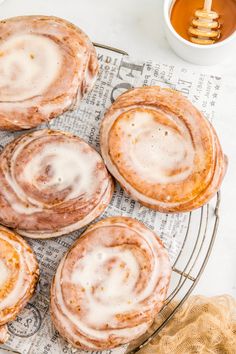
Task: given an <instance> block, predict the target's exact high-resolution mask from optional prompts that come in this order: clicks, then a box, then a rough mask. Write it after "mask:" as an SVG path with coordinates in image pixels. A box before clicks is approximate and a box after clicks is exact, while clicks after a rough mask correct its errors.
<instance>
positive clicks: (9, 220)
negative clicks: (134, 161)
mask: <svg viewBox="0 0 236 354" xmlns="http://www.w3.org/2000/svg"><path fill="white" fill-rule="evenodd" d="M112 193H113V182H112V179H111V177H110V176H109V174H108V172H107V170H106V167H105V165H104V163H103V161H102V159H101V157H100V155H99V154H98V153H97V152H96V151H95V150H94V149H93V148H92V147H90V146H89V145H88V144H87V143H86V142H85V141H83V140H82V139H80V138H79V137H76V136H73V135H71V134H69V133H65V132H62V131H52V130H47V129H46V130H39V131H35V132H32V133H29V134H26V135H22V136H20V137H19V138H17V139H15V140H14V141H12V142H11V143H10V144H8V145H7V146H6V147H5V149H4V150H3V152H2V154H1V155H0V222H1V223H2V224H4V225H6V226H9V227H11V228H14V229H16V230H17V231H18V233H20V234H21V235H24V236H28V237H33V238H46V237H53V236H59V235H62V234H67V233H69V232H72V231H74V230H77V229H79V228H80V227H82V226H84V225H87V224H88V223H89V222H91V221H92V220H93V219H95V218H96V217H97V216H99V215H100V214H101V213H102V212H103V211H104V209H105V208H106V207H107V205H108V204H109V202H110V199H111V196H112Z"/></svg>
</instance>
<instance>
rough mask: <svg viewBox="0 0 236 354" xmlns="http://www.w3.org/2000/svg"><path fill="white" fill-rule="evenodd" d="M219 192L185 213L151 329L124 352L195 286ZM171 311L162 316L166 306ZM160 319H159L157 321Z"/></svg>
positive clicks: (160, 324)
mask: <svg viewBox="0 0 236 354" xmlns="http://www.w3.org/2000/svg"><path fill="white" fill-rule="evenodd" d="M94 45H95V46H97V47H99V48H104V49H107V50H110V51H115V52H117V53H120V54H123V55H128V53H126V52H125V51H123V50H120V49H117V48H113V47H109V46H106V45H103V44H99V43H94ZM219 206H220V192H218V193H217V195H216V197H215V198H214V199H213V201H211V202H210V203H209V204H206V205H204V206H203V207H202V208H200V209H198V210H195V211H193V212H190V213H188V225H187V228H186V234H185V236H184V240H183V244H182V248H181V250H180V252H179V254H178V255H177V258H176V260H175V262H174V264H173V266H172V277H171V282H170V289H169V293H168V297H167V299H166V301H165V304H164V306H163V308H162V310H161V311H160V313H159V315H158V321H156V322H154V324H153V325H152V327H151V329H150V330H149V331H148V332H147V333H146V334H144V336H142V337H141V338H139V339H138V340H135V341H134V342H131V343H130V344H129V346H128V347H127V350H126V353H127V354H134V353H137V352H138V351H139V350H140V349H141V348H143V347H144V346H145V345H146V344H148V343H149V342H150V341H151V340H152V339H153V338H154V337H155V336H156V335H158V333H159V332H160V331H161V330H162V329H163V328H164V327H165V326H166V324H167V323H168V322H169V321H170V320H171V319H172V317H173V316H174V314H175V313H176V312H177V311H178V310H179V309H180V307H181V306H182V305H183V304H184V302H185V301H186V300H187V298H188V297H189V295H190V294H191V293H192V291H193V289H194V288H195V286H196V285H197V283H198V281H199V279H200V277H201V275H202V273H203V271H204V269H205V267H206V264H207V262H208V259H209V257H210V254H211V250H212V247H213V244H214V241H215V238H216V233H217V228H218V224H219ZM170 305H172V306H171V311H170V312H169V313H168V315H165V309H166V308H167V306H168V307H169V306H170ZM160 318H161V319H163V320H160Z"/></svg>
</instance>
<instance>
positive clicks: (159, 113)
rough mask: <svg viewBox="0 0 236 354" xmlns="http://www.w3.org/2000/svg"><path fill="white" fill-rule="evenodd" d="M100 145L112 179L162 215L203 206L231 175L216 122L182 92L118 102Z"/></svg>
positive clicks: (159, 91)
mask: <svg viewBox="0 0 236 354" xmlns="http://www.w3.org/2000/svg"><path fill="white" fill-rule="evenodd" d="M100 141H101V151H102V155H103V158H104V161H105V163H106V165H107V167H108V170H109V171H110V172H111V174H112V175H113V176H114V177H115V178H116V179H117V180H118V181H119V182H120V183H121V185H122V186H123V187H124V188H125V190H126V191H127V192H128V193H129V194H130V195H131V196H132V197H133V198H134V199H136V200H138V201H139V202H140V203H142V204H144V205H146V206H148V207H150V208H153V209H155V210H158V211H161V212H178V211H190V210H192V209H195V208H198V207H200V206H202V205H203V204H205V203H206V202H207V201H208V200H209V199H210V198H211V197H212V196H213V195H214V194H215V193H216V191H217V190H218V189H219V187H220V184H221V181H222V179H223V177H224V174H225V171H226V166H227V159H226V157H225V156H224V155H223V152H222V149H221V146H220V144H219V140H218V138H217V135H216V133H215V131H214V129H213V127H212V126H211V125H210V123H209V122H208V121H207V120H206V119H205V118H204V117H203V116H202V115H201V113H200V112H199V111H198V110H197V109H196V108H195V107H194V106H193V105H192V104H191V103H190V102H189V101H188V100H187V99H186V98H185V97H184V96H182V95H181V94H180V93H178V92H176V91H173V90H169V89H163V88H160V87H158V86H153V87H142V88H136V89H133V90H130V91H128V92H126V93H124V94H123V95H121V96H120V97H118V98H117V100H116V101H115V102H114V103H113V105H112V106H111V107H110V109H109V110H108V111H107V113H106V114H105V116H104V119H103V122H102V127H101V136H100Z"/></svg>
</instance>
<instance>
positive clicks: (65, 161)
mask: <svg viewBox="0 0 236 354" xmlns="http://www.w3.org/2000/svg"><path fill="white" fill-rule="evenodd" d="M99 162H100V159H99V156H98V155H97V154H94V152H93V151H92V152H91V151H90V152H88V151H87V152H84V147H83V145H78V144H73V143H65V144H63V146H60V145H58V144H50V145H49V146H45V147H44V149H43V151H41V152H40V154H38V155H36V156H34V157H32V159H31V160H30V161H29V163H28V164H27V165H26V167H25V169H24V170H23V174H22V176H20V177H21V178H22V179H23V180H24V181H26V182H27V183H32V184H33V185H34V186H35V187H36V188H37V189H39V190H42V193H43V190H44V189H47V188H52V189H56V190H57V191H62V190H64V189H66V188H68V187H69V188H70V189H71V191H70V192H69V193H68V194H67V197H66V200H70V199H73V198H76V197H79V196H81V195H83V194H85V195H88V196H89V195H91V194H93V192H94V190H95V189H96V186H97V185H96V177H95V169H96V166H97V164H98V163H99ZM45 166H49V167H50V178H49V179H48V180H47V181H46V182H45V181H43V182H37V179H38V177H40V176H41V175H43V173H45V172H44V171H43V169H42V167H45Z"/></svg>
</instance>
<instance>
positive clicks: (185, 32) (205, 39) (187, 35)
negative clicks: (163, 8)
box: [171, 0, 236, 45]
mask: <svg viewBox="0 0 236 354" xmlns="http://www.w3.org/2000/svg"><path fill="white" fill-rule="evenodd" d="M171 23H172V26H173V27H174V29H175V31H176V32H177V33H178V34H179V35H180V36H181V37H183V38H184V39H187V40H188V41H190V42H193V43H196V44H200V45H206V44H208V45H209V44H214V43H218V42H220V41H222V40H224V39H226V38H227V37H229V36H230V35H231V34H233V33H234V31H235V30H236V0H205V1H204V0H176V1H174V2H173V6H172V11H171Z"/></svg>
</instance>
